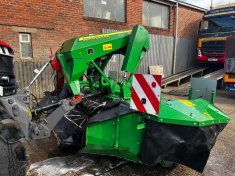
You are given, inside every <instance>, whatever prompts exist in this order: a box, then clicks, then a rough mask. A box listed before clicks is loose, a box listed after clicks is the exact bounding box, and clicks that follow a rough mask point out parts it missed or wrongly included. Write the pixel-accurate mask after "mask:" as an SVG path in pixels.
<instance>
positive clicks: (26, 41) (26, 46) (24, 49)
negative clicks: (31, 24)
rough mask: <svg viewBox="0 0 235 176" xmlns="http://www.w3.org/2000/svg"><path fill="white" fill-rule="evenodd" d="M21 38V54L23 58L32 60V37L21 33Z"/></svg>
mask: <svg viewBox="0 0 235 176" xmlns="http://www.w3.org/2000/svg"><path fill="white" fill-rule="evenodd" d="M19 38H20V54H21V57H23V58H32V57H33V53H32V44H31V35H30V34H25V33H21V34H20V35H19Z"/></svg>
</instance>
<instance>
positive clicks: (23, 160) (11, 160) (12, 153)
mask: <svg viewBox="0 0 235 176" xmlns="http://www.w3.org/2000/svg"><path fill="white" fill-rule="evenodd" d="M26 148H27V147H26V141H25V140H24V139H23V138H22V137H21V135H20V130H19V129H18V128H17V127H16V126H15V124H14V123H12V121H11V120H9V119H8V120H2V121H0V176H25V175H26V171H27V167H28V166H29V162H28V156H27V152H26Z"/></svg>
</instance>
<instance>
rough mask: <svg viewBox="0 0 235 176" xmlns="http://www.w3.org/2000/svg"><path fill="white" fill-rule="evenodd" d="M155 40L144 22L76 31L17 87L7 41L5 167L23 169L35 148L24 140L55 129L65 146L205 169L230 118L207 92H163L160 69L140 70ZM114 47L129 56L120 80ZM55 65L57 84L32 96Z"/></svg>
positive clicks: (2, 120) (1, 72)
mask: <svg viewBox="0 0 235 176" xmlns="http://www.w3.org/2000/svg"><path fill="white" fill-rule="evenodd" d="M149 47H150V42H149V33H148V31H147V30H146V29H145V28H144V27H143V26H140V25H136V26H134V27H133V29H132V30H126V31H119V32H114V33H107V34H97V35H87V36H78V37H74V38H72V39H68V40H67V41H65V42H64V43H63V44H62V45H61V47H60V48H59V49H58V50H57V51H56V53H55V54H54V55H51V57H50V60H48V62H46V63H45V65H44V66H43V67H42V68H41V69H40V70H39V71H38V73H37V74H36V76H35V78H34V79H33V80H32V81H31V83H30V84H29V85H28V86H26V87H25V88H22V89H17V84H16V81H15V76H14V70H13V50H12V48H11V47H10V46H9V45H7V44H4V43H1V48H4V52H3V53H2V54H0V60H1V61H0V62H1V63H3V64H1V65H0V86H1V89H2V94H1V97H0V149H1V152H0V175H25V173H26V168H27V163H28V161H29V156H28V155H27V147H25V145H24V144H25V143H27V141H29V140H38V139H43V138H48V137H50V136H51V134H52V131H53V134H54V136H55V137H56V139H57V141H58V145H59V146H61V147H68V146H69V147H70V146H73V147H75V148H76V149H77V150H78V151H80V152H82V153H90V154H100V155H110V156H115V157H119V158H123V159H126V160H129V161H132V162H135V163H141V164H143V165H147V166H154V165H156V164H157V163H160V164H162V165H163V166H164V165H165V166H166V163H168V164H169V163H181V164H183V165H186V166H188V167H190V168H192V169H194V170H196V171H198V172H203V170H204V167H205V165H206V163H207V160H208V157H209V155H210V151H211V149H212V148H213V146H214V144H215V142H216V138H217V137H218V135H219V134H220V132H221V131H222V130H223V129H224V128H225V127H226V125H227V124H228V123H229V120H230V119H229V117H228V116H227V115H226V114H224V113H223V112H222V111H221V110H219V109H218V108H216V107H215V106H214V104H213V103H212V102H209V101H206V100H204V99H202V98H198V99H194V100H168V99H164V97H162V95H161V76H159V75H143V74H139V73H137V69H138V67H139V65H140V63H141V61H142V60H143V59H144V56H145V53H146V52H147V51H148V49H149ZM6 50H8V52H7V51H6ZM6 53H11V54H6ZM115 54H121V55H123V56H124V59H123V63H122V67H121V70H122V71H123V72H126V73H128V74H126V75H129V76H128V77H125V78H124V79H123V80H120V81H118V80H115V79H114V78H111V77H109V76H108V75H106V74H105V68H106V66H107V64H108V63H109V61H110V60H111V58H112V56H113V55H115ZM49 65H51V67H52V69H53V70H54V71H55V75H52V76H54V77H55V79H54V80H55V81H54V85H55V90H54V91H46V90H45V96H44V97H42V99H41V100H40V101H39V99H38V100H36V103H34V102H33V98H32V96H31V93H30V86H31V85H32V84H34V82H35V81H36V80H37V79H38V78H39V77H40V75H41V74H43V71H44V70H45V68H46V67H47V66H49ZM6 68H7V69H6ZM83 78H84V79H83ZM34 99H35V97H34Z"/></svg>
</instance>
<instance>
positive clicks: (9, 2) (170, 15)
mask: <svg viewBox="0 0 235 176" xmlns="http://www.w3.org/2000/svg"><path fill="white" fill-rule="evenodd" d="M204 10H205V9H202V8H199V7H196V6H193V5H190V4H187V3H183V2H179V3H177V1H175V0H54V1H48V0H41V1H35V0H19V1H15V0H1V1H0V40H3V41H5V42H7V43H9V44H10V45H12V47H13V48H14V50H15V58H16V59H17V60H21V61H24V62H27V61H35V60H43V59H47V58H48V55H49V48H52V49H53V51H56V49H58V47H59V46H60V45H61V44H62V43H63V41H65V40H66V39H69V38H71V37H74V36H79V35H85V34H95V33H101V32H105V31H107V30H122V29H130V28H132V26H134V25H135V24H142V25H144V26H145V27H146V28H147V29H148V30H149V32H150V34H152V35H151V43H152V49H151V51H150V54H148V56H147V57H149V58H150V59H149V61H148V62H146V64H160V65H163V66H166V71H165V74H166V75H170V74H172V73H173V72H179V71H182V69H185V68H186V67H187V68H188V67H190V64H191V62H192V63H193V61H190V60H193V59H194V58H192V57H193V56H191V55H193V54H192V53H194V52H195V50H196V47H194V43H195V41H196V38H197V30H198V26H199V22H200V20H201V18H202V16H203V13H204ZM155 45H157V46H156V47H154V46H155ZM186 45H187V46H189V45H190V47H191V48H188V49H189V50H192V51H193V52H192V51H190V53H187V54H186V55H187V56H183V55H182V54H181V52H182V51H181V49H183V50H185V47H184V46H186ZM159 47H160V48H159ZM162 51H163V53H161V52H162ZM164 52H165V53H164ZM184 52H185V51H184ZM159 54H160V55H159ZM165 55H168V56H165ZM189 55H190V58H189ZM153 57H155V58H153ZM181 57H187V58H186V60H187V66H186V67H185V65H184V66H181V65H179V66H178V67H177V63H178V61H177V59H179V58H181ZM154 59H155V60H154ZM151 60H153V61H151ZM181 64H182V63H181ZM181 67H182V68H181ZM176 68H180V69H179V70H177V69H176Z"/></svg>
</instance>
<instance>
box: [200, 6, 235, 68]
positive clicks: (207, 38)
mask: <svg viewBox="0 0 235 176" xmlns="http://www.w3.org/2000/svg"><path fill="white" fill-rule="evenodd" d="M230 36H235V4H229V5H223V6H218V7H214V8H212V9H211V10H209V11H207V12H206V13H205V15H204V16H203V19H202V21H201V24H200V28H199V40H198V54H197V58H196V59H197V60H198V61H199V62H201V63H221V64H223V63H224V61H225V55H226V53H225V49H226V39H227V37H230Z"/></svg>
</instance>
